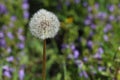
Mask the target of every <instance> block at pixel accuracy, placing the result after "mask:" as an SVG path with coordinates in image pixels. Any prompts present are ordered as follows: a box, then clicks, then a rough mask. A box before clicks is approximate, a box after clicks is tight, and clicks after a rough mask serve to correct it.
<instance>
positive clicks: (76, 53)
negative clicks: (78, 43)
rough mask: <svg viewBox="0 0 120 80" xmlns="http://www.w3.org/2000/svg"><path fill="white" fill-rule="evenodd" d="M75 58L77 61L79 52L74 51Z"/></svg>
mask: <svg viewBox="0 0 120 80" xmlns="http://www.w3.org/2000/svg"><path fill="white" fill-rule="evenodd" d="M73 56H74V58H75V59H77V58H78V57H79V51H78V50H74V51H73Z"/></svg>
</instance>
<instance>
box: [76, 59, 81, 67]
mask: <svg viewBox="0 0 120 80" xmlns="http://www.w3.org/2000/svg"><path fill="white" fill-rule="evenodd" d="M75 64H76V65H77V66H78V68H82V67H83V62H82V61H81V60H75Z"/></svg>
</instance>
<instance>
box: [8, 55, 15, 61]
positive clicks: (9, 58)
mask: <svg viewBox="0 0 120 80" xmlns="http://www.w3.org/2000/svg"><path fill="white" fill-rule="evenodd" d="M6 60H7V61H8V62H12V61H14V57H13V56H10V57H7V59H6Z"/></svg>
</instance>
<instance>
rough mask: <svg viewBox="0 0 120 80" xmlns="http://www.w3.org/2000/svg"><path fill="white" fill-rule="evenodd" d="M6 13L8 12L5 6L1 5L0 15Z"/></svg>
mask: <svg viewBox="0 0 120 80" xmlns="http://www.w3.org/2000/svg"><path fill="white" fill-rule="evenodd" d="M6 12H7V10H6V7H5V5H4V4H1V3H0V14H5V13H6Z"/></svg>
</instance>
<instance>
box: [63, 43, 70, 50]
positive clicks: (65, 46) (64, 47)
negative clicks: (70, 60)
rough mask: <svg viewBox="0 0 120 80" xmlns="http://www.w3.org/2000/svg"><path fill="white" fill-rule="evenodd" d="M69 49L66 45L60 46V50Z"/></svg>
mask: <svg viewBox="0 0 120 80" xmlns="http://www.w3.org/2000/svg"><path fill="white" fill-rule="evenodd" d="M66 48H69V46H68V45H67V44H62V46H61V49H66Z"/></svg>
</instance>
